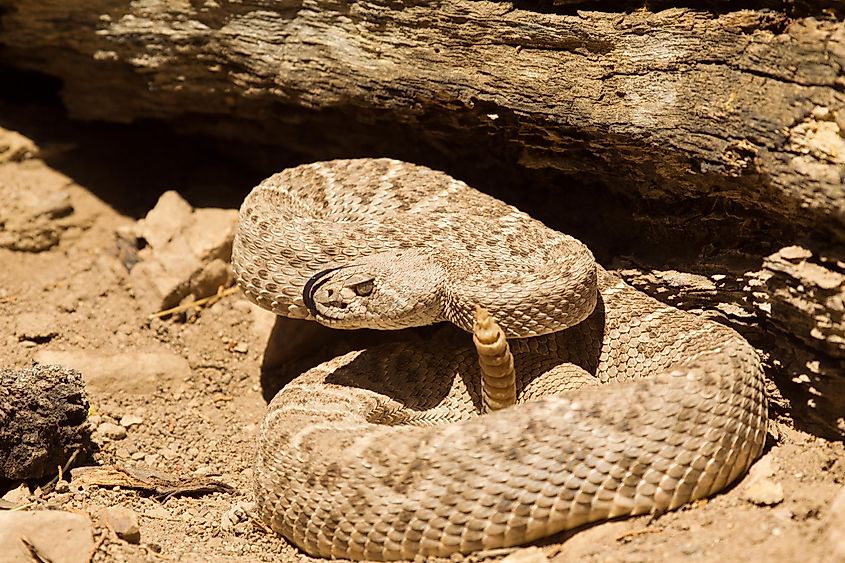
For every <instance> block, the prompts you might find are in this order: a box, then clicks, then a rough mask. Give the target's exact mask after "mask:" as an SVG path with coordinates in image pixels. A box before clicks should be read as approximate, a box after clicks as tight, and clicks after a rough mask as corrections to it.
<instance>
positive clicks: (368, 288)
mask: <svg viewBox="0 0 845 563" xmlns="http://www.w3.org/2000/svg"><path fill="white" fill-rule="evenodd" d="M352 289H353V291H355V293H356V294H357V295H360V296H361V297H366V296H367V295H369V294H371V293H372V292H373V280H367V281H363V282H361V283H356V284H355V285H353V286H352Z"/></svg>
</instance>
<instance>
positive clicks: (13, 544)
mask: <svg viewBox="0 0 845 563" xmlns="http://www.w3.org/2000/svg"><path fill="white" fill-rule="evenodd" d="M93 551H94V532H93V528H92V526H91V520H90V519H89V518H88V517H87V516H84V515H82V514H74V513H70V512H61V511H58V510H40V511H33V512H25V511H20V512H0V561H2V562H3V563H33V562H36V561H42V562H46V561H49V562H50V563H88V562H89V561H90V555H91V553H92V552H93Z"/></svg>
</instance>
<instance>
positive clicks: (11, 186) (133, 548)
mask: <svg viewBox="0 0 845 563" xmlns="http://www.w3.org/2000/svg"><path fill="white" fill-rule="evenodd" d="M0 116H5V117H4V118H2V119H0V126H3V127H5V128H6V130H5V131H3V139H4V140H5V141H9V139H10V138H12V137H11V136H12V135H13V134H14V133H20V134H22V135H23V136H24V137H25V138H28V139H31V140H32V141H33V142H34V143H35V144H36V145H37V146H38V150H39V151H40V152H39V153H38V156H34V157H30V158H26V157H19V158H15V159H9V160H7V161H6V162H2V163H0V205H4V206H11V205H18V206H22V208H26V206H29V207H30V208H32V207H33V206H35V205H36V203H40V202H44V201H59V202H61V201H65V202H66V203H67V204H69V208H70V210H68V209H67V207H68V206H65V208H66V209H65V211H63V212H60V213H58V212H57V213H53V214H52V215H50V214H49V213H48V214H47V215H44V214H42V215H37V214H35V215H32V217H33V218H32V219H31V220H30V223H26V222H24V223H23V224H14V223H10V224H8V225H7V226H6V232H5V233H4V232H3V230H4V229H3V227H2V226H0V234H5V235H8V236H9V237H11V238H12V239H14V240H17V241H19V242H20V241H23V242H22V243H21V245H19V246H21V247H23V246H27V245H28V246H29V247H28V248H22V249H15V248H14V247H15V245H14V244H12V243H10V242H9V239H8V238H7V239H6V244H5V245H2V244H0V246H3V247H0V318H2V319H3V321H2V323H0V325H2V326H3V327H4V330H2V332H0V358H2V367H4V368H11V369H21V368H24V367H28V366H30V365H32V363H33V360H34V358H35V357H36V356H37V355H39V354H42V355H43V354H44V353H45V352H64V353H69V354H73V355H74V357H76V358H83V360H85V361H87V362H88V364H89V365H91V366H94V367H97V366H99V367H100V368H102V366H110V365H114V366H122V367H118V368H114V370H113V371H114V373H106V375H105V376H102V377H98V378H97V379H96V380H94V381H91V382H90V383H89V384H88V388H87V393H88V398H89V400H90V403H91V415H90V420H91V424H92V428H93V429H94V440H95V441H96V442H97V443H98V445H99V452H97V453H96V454H95V455H94V458H93V461H88V462H87V463H88V464H92V463H95V464H100V465H103V466H114V465H119V466H123V467H129V468H138V469H141V470H153V471H158V472H162V473H165V474H169V475H171V476H179V477H185V478H195V477H198V478H213V479H216V480H217V481H220V482H222V483H225V484H227V485H229V486H231V487H232V489H231V490H230V491H224V492H212V493H199V494H195V495H192V496H182V495H176V496H171V497H169V498H166V499H163V500H162V499H157V498H155V496H154V495H152V494H150V493H147V492H143V491H137V490H133V489H128V488H126V487H121V486H95V485H83V484H80V483H78V482H74V480H71V481H70V482H69V483H64V482H62V483H61V484H60V486H59V487H56V489H55V490H53V491H51V492H48V493H44V492H42V491H43V489H35V490H34V491H33V493H32V494H30V493H27V491H26V490H19V491H18V494H19V495H20V497H21V498H22V499H23V501H24V503H25V506H26V509H27V510H35V509H43V508H55V509H61V510H69V511H81V512H83V513H86V514H88V515H90V517H91V519H92V521H93V522H94V525H95V540H96V541H97V547H96V551H95V552H94V553H93V557H92V560H93V561H97V562H104V561H310V560H311V559H310V558H308V557H306V556H304V555H303V554H301V552H299V551H298V550H297V549H295V548H293V547H291V546H289V545H288V544H287V543H286V542H285V541H284V540H283V539H281V538H278V537H276V536H274V535H271V534H269V533H267V532H266V531H265V530H264V529H263V527H262V526H261V525H260V524H259V523H257V522H256V521H255V520H254V519H252V518H250V516H249V511H250V508H251V505H250V502H251V495H252V493H251V482H252V463H253V453H254V451H255V446H254V440H255V437H256V432H257V429H258V427H259V424H260V421H261V418H262V415H263V413H264V409H265V406H266V403H265V401H264V399H263V398H262V390H261V385H260V382H259V371H260V364H261V360H262V355H263V353H264V347H265V344H266V341H267V338H268V334H269V329H270V327H271V325H272V320H273V319H272V318H270V317H268V316H267V315H264V314H261V313H260V312H257V311H256V310H255V308H254V307H253V306H251V305H249V304H248V303H247V302H246V301H245V300H244V299H243V297H242V296H241V295H240V294H232V295H229V296H227V297H224V298H223V299H221V300H219V301H217V302H215V303H213V304H212V305H210V306H208V307H205V308H202V309H201V310H200V311H199V312H198V314H196V315H194V316H191V317H190V319H188V320H187V321H186V320H184V319H175V318H173V319H150V317H149V314H150V312H151V310H150V303H148V302H144V301H142V300H141V299H140V298H139V297H138V296H137V295H136V294H135V292H134V291H133V288H132V284H131V280H130V277H129V272H128V271H127V268H126V265H125V263H124V261H123V260H122V259H121V254H120V253H119V251H118V245H117V243H116V231H117V230H118V229H119V228H121V227H126V226H130V225H133V224H134V223H135V222H136V220H137V219H138V218H140V217H142V216H143V215H144V214H145V213H146V212H147V210H149V209H150V208H151V207H152V206H153V205H154V204H155V201H156V199H157V197H158V195H159V194H161V193H162V192H163V191H164V190H166V189H174V190H176V191H178V192H180V193H181V194H182V195H183V196H185V197H186V198H187V199H188V200H189V201H190V202H191V203H192V204H193V205H195V206H197V207H202V206H210V205H214V206H221V207H228V208H233V209H234V208H237V206H238V204H239V202H240V199H241V198H242V197H243V195H244V194H245V193H246V192H247V191H248V190H249V189H250V187H251V186H252V185H254V184H255V182H256V180H258V179H259V178H260V176H258V175H257V173H256V171H255V170H253V169H250V171H249V172H248V173H247V172H242V171H243V167H241V166H240V165H238V164H233V163H232V162H230V161H229V160H228V159H227V158H226V155H225V153H221V152H219V150H218V152H214V151H212V150H207V149H206V148H205V147H203V146H202V145H201V143H200V142H199V141H196V142H195V141H194V140H191V139H185V138H178V137H174V136H173V135H170V134H164V133H161V132H160V131H159V130H158V129H156V127H155V126H148V125H138V126H119V127H118V126H109V127H105V126H102V127H101V126H97V125H85V124H77V123H73V122H70V121H67V120H66V119H65V118H64V116H63V115H61V114H60V113H57V112H55V111H52V112H51V111H47V110H43V108H35V109H33V108H32V107H29V106H27V107H24V106H20V105H11V106H9V105H6V106H3V107H0ZM18 141H20V140H19V139H18ZM20 142H23V141H20ZM217 148H218V149H219V147H217ZM281 161H282V160H281V158H280V163H281ZM280 167H281V166H280ZM262 172H267V170H263V171H262ZM21 194H35V196H36V197H34V201H28V202H27V201H23V200H22V199H21V197H20V196H21ZM51 198H52V199H51ZM10 202H11V203H10ZM56 205H58V207H61V205H59V204H56ZM7 209H8V208H7ZM24 211H25V209H24ZM24 211H21V213H24ZM18 216H19V217H24V215H18ZM28 227H32V228H31V229H29V230H28ZM1 241H2V239H0V242H1ZM24 243H25V244H24ZM33 314H37V315H36V316H35V317H33ZM21 324H23V325H27V326H29V327H30V328H29V331H28V332H29V333H28V334H24V332H26V331H24V330H23V329H21V328H20V325H21ZM16 327H17V328H16ZM42 357H43V356H42ZM115 358H123V359H124V360H126V361H123V363H121V362H120V361H117V360H115ZM127 359H128V360H127ZM162 366H164V367H162ZM168 366H172V367H168ZM92 369H93V368H92ZM95 371H96V370H95ZM103 371H104V370H103V369H99V372H103ZM105 371H108V369H107V368H106V369H105ZM150 374H153V376H154V377H155V378H156V379H155V384H154V385H153V386H152V387H150V383H149V377H150ZM85 375H86V374H85V373H84V372H83V376H85ZM86 381H87V380H86ZM753 473H754V475H753V476H751V477H747V478H746V479H745V480H743V481H742V482H740V483H739V484H738V485H736V486H735V487H733V488H732V489H731V490H729V491H728V492H726V493H725V494H721V495H718V496H716V497H715V498H712V499H710V500H707V501H703V502H698V503H696V504H695V505H693V506H689V507H686V508H683V509H681V510H678V511H676V512H673V513H669V514H665V515H662V516H659V517H653V518H650V517H640V518H632V519H627V520H622V521H616V522H610V523H604V524H600V525H597V526H593V527H591V528H589V529H586V530H583V531H580V532H579V533H576V534H571V537H568V538H560V537H559V538H555V539H554V541H552V542H550V543H548V544H545V545H542V546H541V550H542V552H543V553H545V555H546V556H547V557H548V558H549V559H550V560H552V561H561V562H562V561H575V560H577V561H631V562H634V561H802V562H805V561H828V560H830V556H831V553H832V550H833V549H834V547H833V546H832V543H831V542H834V541H835V538H834V535H835V534H834V532H835V528H837V526H840V527H841V525H842V524H841V522H837V521H835V520H832V517H830V516H829V513H830V507H831V505H832V503H833V501H834V498H835V497H836V496H837V495H838V494H839V492H840V491H841V490H842V489H843V483H845V456H843V445H842V444H840V443H830V442H827V441H824V440H822V439H820V438H817V437H815V436H812V435H809V434H806V433H804V432H802V431H799V430H796V429H795V425H794V424H793V421H791V420H789V419H782V420H776V421H773V422H772V424H771V436H770V439H769V444H768V447H767V449H766V452H765V455H764V458H763V460H762V461H761V462H759V463H758V466H757V470H756V471H754V472H753ZM65 479H67V476H66V475H65ZM17 485H18V484H17V483H13V484H11V486H10V487H9V488H14V487H16V486H17ZM34 486H35V485H33V487H34ZM45 488H46V487H45ZM4 493H6V490H2V491H0V496H3V494H4ZM113 506H123V507H127V508H129V509H131V510H133V511H134V512H135V513H136V514H137V515H138V518H139V524H140V533H141V538H140V542H139V543H137V544H133V543H129V542H126V541H124V540H122V539H119V538H118V537H117V535H116V534H115V533H114V532H113V531H112V530H110V529H109V527H108V526H107V525H106V524H105V522H104V519H103V518H101V512H102V510H103V509H104V508H107V507H113ZM522 553H523V554H526V555H527V553H526V552H522ZM503 555H504V554H498V555H493V556H491V560H494V559H497V558H501V557H502V556H503ZM0 559H2V555H0Z"/></svg>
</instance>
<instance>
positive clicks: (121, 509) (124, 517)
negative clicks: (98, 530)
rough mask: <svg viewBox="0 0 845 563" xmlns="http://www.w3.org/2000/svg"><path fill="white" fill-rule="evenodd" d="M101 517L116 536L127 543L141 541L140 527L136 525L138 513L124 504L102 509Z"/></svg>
mask: <svg viewBox="0 0 845 563" xmlns="http://www.w3.org/2000/svg"><path fill="white" fill-rule="evenodd" d="M103 517H104V519H105V521H106V524H107V525H108V527H109V528H111V529H112V530H114V533H116V534H117V537H119V538H120V539H122V540H124V541H127V542H129V543H139V542H140V541H141V527H140V526H139V525H138V515H137V514H135V512H134V511H133V510H130V509H128V508H126V507H125V506H110V507H108V508H106V509H104V510H103Z"/></svg>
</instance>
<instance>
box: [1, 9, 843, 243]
mask: <svg viewBox="0 0 845 563" xmlns="http://www.w3.org/2000/svg"><path fill="white" fill-rule="evenodd" d="M0 7H4V8H5V10H6V13H5V15H4V16H3V32H2V36H0V41H2V43H3V44H5V46H6V49H5V54H4V57H3V59H4V60H6V61H7V62H9V61H11V62H13V63H14V64H16V65H25V66H28V67H30V68H34V69H38V70H42V71H45V72H48V73H51V74H55V75H57V76H60V77H61V78H62V79H63V80H64V99H65V101H66V103H67V105H68V107H69V108H70V109H71V111H72V112H73V113H74V114H75V115H77V116H79V117H84V118H91V119H110V120H131V119H135V118H139V117H165V118H176V117H183V116H190V115H196V114H198V113H199V114H203V115H204V116H206V117H204V119H206V120H207V121H208V120H209V118H208V117H207V116H209V115H219V116H221V117H223V118H224V123H223V124H220V125H221V126H220V127H218V128H217V130H218V132H221V133H224V134H229V135H232V136H244V135H251V136H252V139H253V140H255V139H261V140H263V141H265V142H267V141H269V142H273V143H279V144H284V145H293V146H295V147H296V148H298V149H299V150H304V151H305V152H311V153H314V152H317V153H319V152H320V150H319V149H317V150H315V148H316V147H314V146H307V145H309V144H319V139H315V138H313V137H312V135H313V133H309V134H305V135H297V136H295V137H292V136H286V135H271V134H270V133H268V132H269V131H273V129H274V128H275V125H276V123H275V122H277V121H282V122H285V121H287V122H288V123H290V121H291V120H300V119H302V115H291V114H290V112H289V111H287V112H286V111H279V105H280V104H281V105H285V106H299V107H303V108H308V109H311V110H337V109H338V108H340V109H341V110H342V111H343V112H344V113H347V114H354V110H356V109H357V110H359V111H360V116H361V117H362V118H364V119H375V120H380V119H383V118H385V117H386V116H389V119H391V120H395V121H399V122H408V123H415V124H422V125H423V128H424V129H425V124H424V122H425V121H427V120H433V121H434V124H435V125H437V127H438V129H440V130H433V131H429V133H430V135H429V139H427V140H428V142H429V143H430V144H431V145H434V146H435V147H436V146H438V145H441V146H444V145H445V149H444V150H448V147H449V144H450V143H449V140H448V137H449V135H451V134H453V133H457V135H456V138H457V139H462V138H466V134H461V133H460V132H459V131H458V130H459V129H461V128H471V129H472V130H473V132H472V135H471V138H479V137H481V136H484V135H494V136H496V137H498V138H499V139H500V140H501V141H502V142H503V143H505V144H507V145H508V146H509V147H510V148H511V151H512V153H513V154H514V155H515V156H516V160H517V163H518V165H520V166H524V167H529V168H534V167H540V168H546V167H548V168H553V169H558V170H563V171H566V172H571V173H579V174H586V175H588V177H589V178H590V179H593V180H595V181H598V182H600V183H602V184H605V185H609V186H614V185H616V186H618V187H617V189H619V190H622V191H624V192H626V193H629V194H630V193H631V192H634V191H635V192H636V193H635V195H636V197H643V198H668V199H670V200H674V199H678V198H679V197H681V196H682V197H684V198H690V197H695V198H708V199H712V200H723V201H727V202H735V203H739V204H741V206H743V207H748V208H752V209H755V210H758V211H762V212H765V213H772V214H775V215H777V216H779V217H784V218H788V220H789V221H790V222H797V223H799V224H802V225H806V226H811V227H812V228H813V229H814V230H823V231H827V232H829V233H835V234H836V235H837V237H838V238H843V232H844V231H845V226H844V225H845V194H843V190H842V183H843V176H845V140H843V137H842V131H843V129H845V109H843V108H845V93H843V91H845V76H843V74H842V67H843V65H845V24H842V23H839V22H832V21H823V20H822V19H815V18H812V17H807V18H801V19H791V18H789V17H787V16H786V15H785V14H782V13H778V12H775V11H770V10H761V11H751V10H739V11H735V12H728V13H723V14H718V15H714V14H711V13H707V12H702V11H695V10H691V9H682V8H678V9H668V10H664V11H661V12H658V13H651V12H648V11H636V12H633V13H627V14H621V13H606V12H576V13H566V14H564V13H561V14H555V13H539V12H535V11H531V10H526V9H518V8H516V7H515V6H514V5H513V4H511V3H506V2H475V1H469V0H462V1H457V2H438V1H428V2H425V1H423V2H414V3H394V2H389V1H387V0H384V1H369V2H355V3H347V2H337V1H300V2H298V1H288V2H264V1H260V0H252V1H250V0H247V1H244V2H238V3H222V4H218V3H215V2H208V3H201V2H167V3H162V2H158V1H155V0H142V1H138V2H132V3H131V4H130V3H127V2H124V1H122V0H87V1H82V2H72V3H69V2H57V1H55V0H29V1H27V2H15V1H13V0H0ZM818 15H819V16H824V13H823V12H821V11H820V13H819V14H818ZM385 112H386V115H385ZM232 119H240V120H244V121H247V122H248V121H254V122H258V123H256V127H254V128H253V129H252V130H251V131H250V129H248V128H240V129H233V128H232V127H231V120H232ZM281 130H282V131H285V130H289V128H283V129H281ZM336 135H338V136H342V135H343V132H342V131H337V132H336ZM421 140H423V141H425V139H421ZM386 141H390V142H392V141H393V140H392V139H390V140H388V139H386ZM335 142H336V143H337V144H339V145H340V146H341V147H343V146H344V142H343V140H336V141H335ZM371 143H372V141H371ZM372 144H375V145H376V146H378V144H379V143H378V142H375V143H372ZM303 145H306V146H303ZM345 148H346V149H347V150H348V149H349V148H350V147H348V146H347V147H345ZM381 148H382V150H383V149H384V147H381ZM644 149H645V150H644ZM323 152H325V151H323ZM620 178H625V182H624V187H623V186H619V179H620Z"/></svg>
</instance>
